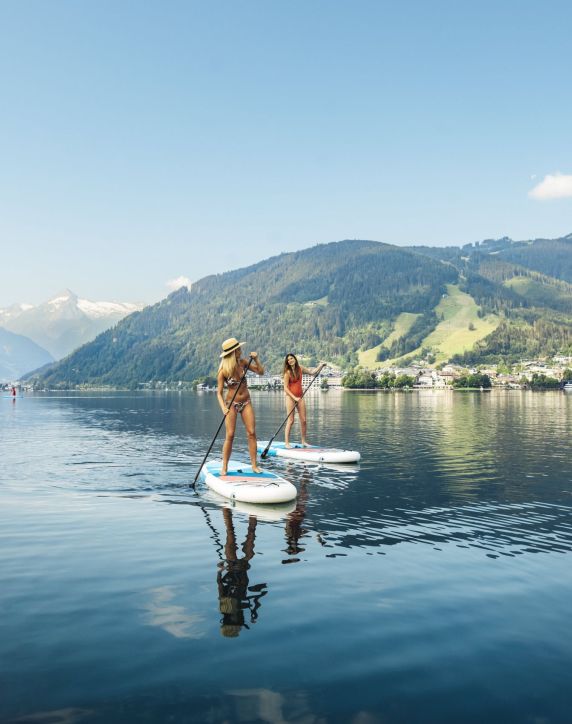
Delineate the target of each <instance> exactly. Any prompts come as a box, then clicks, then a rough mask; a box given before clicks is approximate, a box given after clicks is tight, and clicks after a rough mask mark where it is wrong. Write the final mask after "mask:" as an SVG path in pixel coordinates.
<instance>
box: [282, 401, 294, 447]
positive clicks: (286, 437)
mask: <svg viewBox="0 0 572 724" xmlns="http://www.w3.org/2000/svg"><path fill="white" fill-rule="evenodd" d="M295 406H296V403H295V402H294V400H293V399H292V398H291V397H288V396H287V397H286V412H287V413H288V419H287V420H286V428H285V430H284V445H285V447H290V430H291V429H292V425H293V424H294V416H295V415H296V413H295V412H292V410H293V409H294V407H295Z"/></svg>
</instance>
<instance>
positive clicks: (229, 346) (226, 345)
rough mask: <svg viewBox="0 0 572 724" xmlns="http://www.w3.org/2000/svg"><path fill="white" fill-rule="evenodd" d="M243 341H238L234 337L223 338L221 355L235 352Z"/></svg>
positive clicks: (225, 355) (224, 355)
mask: <svg viewBox="0 0 572 724" xmlns="http://www.w3.org/2000/svg"><path fill="white" fill-rule="evenodd" d="M243 344H244V342H239V341H238V340H237V339H236V338H235V337H230V338H229V339H225V340H224V342H223V343H222V354H221V355H220V356H221V357H228V355H229V354H232V353H233V352H235V351H236V350H237V349H238V348H239V347H242V345H243Z"/></svg>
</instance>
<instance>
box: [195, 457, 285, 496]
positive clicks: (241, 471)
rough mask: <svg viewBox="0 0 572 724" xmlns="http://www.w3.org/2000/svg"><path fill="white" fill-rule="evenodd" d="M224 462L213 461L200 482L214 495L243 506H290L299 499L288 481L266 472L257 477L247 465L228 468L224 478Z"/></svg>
mask: <svg viewBox="0 0 572 724" xmlns="http://www.w3.org/2000/svg"><path fill="white" fill-rule="evenodd" d="M221 466H222V462H221V461H220V460H211V461H210V462H206V463H205V464H204V465H203V469H202V470H201V478H202V479H203V480H204V482H205V483H206V484H207V485H208V486H209V488H210V489H211V490H214V491H215V493H218V494H219V495H222V496H224V497H225V498H229V500H237V501H240V502H243V503H258V504H261V503H262V504H273V503H287V502H288V501H289V500H294V498H295V497H296V495H297V494H298V493H297V490H296V488H295V487H294V486H293V485H292V483H290V482H289V481H288V480H286V479H285V478H282V477H280V475H276V473H271V472H269V471H267V470H265V471H264V472H262V473H255V472H254V471H253V470H252V467H251V466H250V465H248V464H247V463H239V462H233V461H232V460H231V461H230V462H229V464H228V468H227V474H226V475H221V474H220V470H221Z"/></svg>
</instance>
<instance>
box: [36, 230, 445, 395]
mask: <svg viewBox="0 0 572 724" xmlns="http://www.w3.org/2000/svg"><path fill="white" fill-rule="evenodd" d="M457 277H458V273H457V271H456V270H455V269H454V268H453V267H452V266H450V265H447V264H443V263H442V262H440V261H438V260H437V261H434V260H431V259H427V258H426V257H424V256H422V255H420V254H416V253H414V252H411V251H409V250H406V249H402V248H399V247H395V246H391V245H388V244H381V243H379V242H370V241H342V242H333V243H331V244H324V245H318V246H315V247H312V248H310V249H306V250H304V251H300V252H296V253H290V254H282V255H280V256H277V257H273V258H271V259H267V260H265V261H262V262H260V263H258V264H255V265H253V266H250V267H246V268H244V269H239V270H236V271H232V272H228V273H225V274H220V275H213V276H209V277H206V278H204V279H201V280H200V281H198V282H196V283H195V284H193V285H192V288H191V289H190V290H187V289H181V290H179V291H177V292H175V293H174V294H171V295H170V296H169V297H167V299H165V300H163V301H162V302H160V303H159V304H156V305H154V306H152V307H148V308H146V309H144V310H143V311H141V312H137V313H135V314H132V315H130V316H129V317H127V318H126V319H124V320H123V321H121V322H120V323H119V324H117V325H116V326H115V327H114V328H113V329H112V330H109V331H107V332H104V333H103V334H101V335H99V337H97V338H96V339H95V340H94V341H93V342H91V343H89V344H87V345H85V346H84V347H82V348H80V349H79V350H77V351H76V352H74V353H73V354H72V355H70V356H69V357H67V358H66V359H65V360H62V361H61V362H60V363H58V364H56V365H54V366H52V367H51V368H50V369H49V370H48V371H47V372H44V374H42V376H41V382H40V383H41V384H44V385H48V386H75V385H80V384H86V383H87V384H110V385H137V384H138V383H141V382H145V381H150V380H184V381H192V380H193V379H196V378H198V377H200V376H202V375H207V374H212V373H213V372H214V371H215V370H216V368H217V362H218V350H219V348H220V344H221V342H222V340H223V339H225V338H226V337H230V336H235V337H240V339H241V341H243V340H244V341H245V342H246V347H247V351H248V350H249V349H253V350H254V349H255V350H257V351H259V352H260V354H261V357H262V359H263V360H264V361H265V362H266V363H267V366H268V367H269V368H270V369H271V370H273V371H279V370H280V369H281V365H282V360H283V358H284V355H285V354H286V353H287V352H288V351H295V352H297V353H299V354H301V355H302V356H303V357H305V358H306V359H308V360H316V359H318V358H320V357H324V358H326V359H328V360H330V361H332V362H337V363H339V364H341V365H344V366H346V365H349V364H353V363H357V350H358V349H360V348H367V347H372V346H374V345H375V344H378V343H379V342H380V341H382V339H383V338H384V337H385V336H387V334H389V333H390V332H391V328H392V324H393V320H394V319H395V318H397V317H398V316H399V315H400V314H401V313H403V312H407V313H410V314H425V313H426V312H427V311H428V310H433V309H434V308H435V307H436V305H437V304H438V303H439V300H440V299H441V296H442V294H443V293H444V292H445V285H446V284H448V283H454V282H456V281H457ZM436 321H437V320H435V322H436ZM431 324H434V323H433V322H431Z"/></svg>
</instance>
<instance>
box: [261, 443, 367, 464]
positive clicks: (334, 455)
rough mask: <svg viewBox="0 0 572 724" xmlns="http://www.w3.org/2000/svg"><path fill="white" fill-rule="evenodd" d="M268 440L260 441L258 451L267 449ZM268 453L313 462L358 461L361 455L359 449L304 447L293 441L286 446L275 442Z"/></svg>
mask: <svg viewBox="0 0 572 724" xmlns="http://www.w3.org/2000/svg"><path fill="white" fill-rule="evenodd" d="M267 445H268V441H266V442H265V441H260V442H258V452H260V453H263V452H264V451H265V450H266V446H267ZM267 455H270V456H272V457H280V458H287V459H289V460H307V461H308V462H313V463H357V462H358V461H359V459H360V458H361V455H360V454H359V452H357V450H341V449H340V448H337V447H317V446H315V445H310V446H309V447H303V446H302V445H301V444H300V443H297V442H295V443H291V445H290V447H286V445H285V444H284V443H283V442H273V443H272V445H271V446H270V448H269V449H268V453H267Z"/></svg>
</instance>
